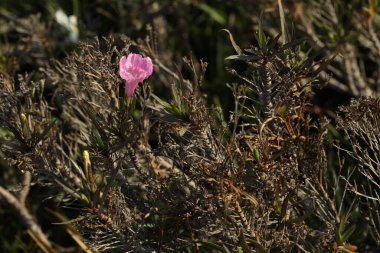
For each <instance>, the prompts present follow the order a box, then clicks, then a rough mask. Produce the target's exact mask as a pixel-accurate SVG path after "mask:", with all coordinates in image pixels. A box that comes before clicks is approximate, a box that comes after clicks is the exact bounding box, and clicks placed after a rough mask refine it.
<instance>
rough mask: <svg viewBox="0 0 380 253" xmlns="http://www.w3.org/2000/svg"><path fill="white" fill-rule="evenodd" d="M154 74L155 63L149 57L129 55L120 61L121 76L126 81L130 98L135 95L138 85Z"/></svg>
mask: <svg viewBox="0 0 380 253" xmlns="http://www.w3.org/2000/svg"><path fill="white" fill-rule="evenodd" d="M152 73H153V63H152V60H151V59H150V58H149V57H145V58H144V57H142V56H141V55H139V54H133V53H131V54H129V55H128V56H127V57H125V56H123V57H121V59H120V61H119V74H120V77H121V78H123V79H124V80H125V93H126V95H127V96H128V97H130V96H132V95H133V92H135V89H136V87H137V85H138V84H139V83H140V82H142V81H144V80H145V79H147V78H148V77H149V76H150V75H151V74H152Z"/></svg>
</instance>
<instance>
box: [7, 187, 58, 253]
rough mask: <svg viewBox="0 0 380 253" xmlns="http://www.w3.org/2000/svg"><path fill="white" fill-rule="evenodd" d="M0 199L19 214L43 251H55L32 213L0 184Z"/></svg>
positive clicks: (51, 252)
mask: <svg viewBox="0 0 380 253" xmlns="http://www.w3.org/2000/svg"><path fill="white" fill-rule="evenodd" d="M0 199H2V200H4V201H5V202H6V203H8V204H9V205H10V206H12V207H13V208H14V209H15V211H16V213H17V214H18V215H19V216H20V218H21V221H22V223H23V225H24V226H25V227H26V229H27V230H28V233H29V235H30V236H31V237H32V238H33V240H34V241H35V242H36V243H37V244H38V246H39V247H40V248H41V249H42V250H43V251H44V252H45V253H55V252H56V251H55V250H54V248H53V246H52V245H51V243H50V241H49V239H48V238H47V236H46V235H45V234H44V232H43V231H42V230H41V228H40V226H39V225H38V224H37V223H36V222H35V221H34V219H33V217H32V215H31V214H30V213H29V211H28V210H27V209H26V207H25V206H24V204H23V203H21V202H20V201H19V200H18V199H17V198H16V197H15V196H13V195H12V194H11V193H10V192H9V191H7V190H6V189H4V188H3V187H1V186H0Z"/></svg>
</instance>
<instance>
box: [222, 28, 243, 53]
mask: <svg viewBox="0 0 380 253" xmlns="http://www.w3.org/2000/svg"><path fill="white" fill-rule="evenodd" d="M222 31H225V32H226V33H228V36H229V38H230V41H231V44H232V46H233V47H234V49H235V51H236V53H237V54H239V55H240V54H242V53H243V51H242V50H241V48H240V47H239V46H238V45H237V44H236V42H235V39H234V37H233V36H232V34H231V32H230V31H229V30H227V29H222Z"/></svg>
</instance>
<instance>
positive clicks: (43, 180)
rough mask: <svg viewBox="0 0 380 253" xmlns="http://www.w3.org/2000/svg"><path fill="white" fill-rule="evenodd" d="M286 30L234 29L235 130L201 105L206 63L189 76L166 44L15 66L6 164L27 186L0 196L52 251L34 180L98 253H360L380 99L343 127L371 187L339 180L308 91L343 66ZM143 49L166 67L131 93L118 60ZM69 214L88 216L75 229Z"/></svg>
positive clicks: (111, 41)
mask: <svg viewBox="0 0 380 253" xmlns="http://www.w3.org/2000/svg"><path fill="white" fill-rule="evenodd" d="M280 2H281V1H280ZM327 2H328V3H329V5H327V6H330V5H332V3H331V2H329V1H327ZM282 11H283V10H282ZM331 13H332V12H331ZM331 13H330V14H331ZM280 14H281V9H280ZM280 16H282V17H283V16H284V13H282V15H280ZM284 22H285V21H284V20H283V19H282V27H283V29H282V33H277V34H273V36H272V37H271V38H269V37H267V35H266V34H265V32H264V26H263V23H262V22H260V23H259V27H258V32H257V45H256V46H251V47H250V48H249V49H244V50H242V49H241V48H240V47H239V46H238V45H237V43H236V42H235V40H234V38H233V35H232V34H231V33H230V32H229V31H227V32H228V35H229V38H230V41H231V43H232V45H233V47H234V49H235V51H236V55H233V56H230V57H227V59H228V60H239V61H243V62H244V63H245V70H244V71H241V70H240V69H233V68H229V69H228V71H229V72H230V73H232V75H233V76H235V77H237V81H236V82H235V83H233V84H231V85H229V86H230V88H231V90H232V94H233V97H234V102H235V108H234V111H232V112H231V114H230V121H229V122H225V121H224V118H223V116H222V114H221V113H220V111H221V110H220V108H209V107H208V106H207V104H206V101H205V100H204V98H203V96H202V92H201V86H202V84H203V80H204V75H205V72H206V68H207V63H205V62H203V61H202V60H201V61H197V60H196V59H195V58H194V57H193V56H190V57H188V58H184V64H185V65H186V67H187V69H188V70H190V76H191V78H190V80H188V79H186V78H185V77H184V76H183V74H184V73H185V71H182V70H181V69H178V68H177V69H176V68H175V67H174V64H171V63H170V62H168V60H167V59H166V60H165V57H162V55H160V52H159V51H158V50H157V45H155V42H156V41H157V38H156V37H155V36H154V35H153V36H150V37H147V38H146V40H139V41H137V42H136V41H132V40H130V39H128V38H126V37H118V36H113V37H107V38H103V39H101V40H99V39H94V40H93V41H92V42H84V43H81V44H80V46H79V48H78V50H76V51H75V52H73V53H71V54H69V56H68V57H67V58H66V59H65V60H64V61H54V60H51V61H50V62H49V64H47V65H46V66H45V65H41V67H42V68H40V69H38V70H37V71H36V72H35V73H33V74H27V75H19V76H18V78H17V79H14V78H13V76H12V75H10V74H7V72H6V71H4V72H2V73H1V76H0V85H1V86H0V87H1V88H0V90H1V94H0V127H1V130H2V132H1V133H2V135H1V137H0V138H1V142H0V158H1V166H2V167H4V168H5V169H7V170H14V171H17V172H18V173H19V175H20V177H23V182H22V183H20V184H16V183H14V184H13V185H12V184H11V183H10V182H9V185H10V186H9V187H8V185H5V186H4V187H3V186H1V188H0V196H1V199H2V200H4V202H7V203H8V204H10V205H11V206H13V207H14V208H16V210H18V212H19V215H20V217H21V220H22V221H23V223H24V226H25V227H26V228H27V229H28V232H29V234H30V235H31V236H32V238H33V239H34V240H35V241H36V243H37V245H38V246H39V247H40V248H41V249H42V250H43V251H45V252H55V250H57V251H59V250H63V247H61V246H59V245H57V244H55V243H51V242H50V241H49V240H48V238H47V236H46V235H45V234H44V232H43V231H42V229H41V228H40V226H38V223H37V222H36V221H35V220H33V218H32V216H31V215H30V212H29V211H28V209H27V198H28V192H29V188H30V187H31V186H34V185H38V186H40V187H45V188H46V189H49V193H50V192H51V194H52V195H53V194H54V195H56V196H55V197H54V201H55V202H56V203H57V206H58V207H60V208H61V209H58V210H59V211H53V210H50V212H51V213H52V214H53V215H54V216H55V217H56V218H57V219H58V220H59V221H61V222H62V226H64V227H65V229H66V230H67V231H68V233H69V234H70V235H71V237H72V238H73V239H74V240H75V241H76V243H77V244H78V245H79V247H81V248H82V249H83V250H85V251H86V252H93V251H108V252H110V251H111V252H152V251H160V252H232V251H233V252H328V251H355V250H356V249H357V247H356V246H355V245H352V244H350V243H349V242H350V240H351V238H352V237H353V235H354V233H355V232H356V229H357V228H356V226H355V224H353V223H354V222H355V217H354V216H355V215H357V213H358V211H357V208H356V207H357V206H362V207H364V208H362V210H363V212H364V213H365V214H364V215H367V216H366V217H368V219H367V220H368V221H369V222H368V223H369V226H370V227H371V231H372V234H373V237H374V238H375V239H376V240H377V241H378V240H379V217H378V212H377V211H376V210H377V209H378V207H379V196H378V188H379V187H378V182H377V181H378V174H379V172H378V171H377V169H378V168H377V167H376V165H377V163H378V161H377V160H376V159H377V155H376V154H377V153H376V152H377V151H378V150H377V142H376V140H377V139H378V137H376V133H378V124H377V123H378V122H377V120H378V118H377V116H376V115H378V111H377V110H378V108H379V105H378V101H377V100H363V101H359V102H356V104H355V103H353V104H352V105H351V107H346V108H345V109H343V113H345V115H344V117H342V118H340V119H339V120H338V125H339V126H340V127H341V128H342V129H343V132H345V133H346V135H347V136H348V137H349V141H350V144H351V147H352V151H351V150H348V149H347V152H348V155H350V156H352V157H353V158H354V159H355V160H356V161H357V162H358V164H359V166H358V171H359V173H360V174H361V175H362V178H360V179H361V180H362V181H361V182H365V184H363V187H359V186H358V185H359V184H358V182H357V181H355V180H353V177H352V175H351V174H350V173H343V172H342V171H339V173H340V174H339V176H341V177H339V176H335V177H333V178H330V177H329V173H330V171H329V167H328V163H327V158H326V154H325V147H326V145H325V142H326V140H327V137H326V131H325V130H326V125H327V121H326V120H325V119H323V118H318V117H316V116H315V115H314V116H313V115H312V112H313V109H312V105H311V91H312V90H313V89H314V88H315V86H318V85H319V83H320V81H321V80H322V81H323V80H326V78H325V77H326V76H325V71H326V68H328V67H331V63H332V65H334V64H337V63H336V61H338V60H337V58H336V57H334V55H330V56H329V58H326V59H324V58H322V57H321V55H323V54H324V53H326V49H324V50H321V51H319V52H315V53H314V51H312V50H305V47H307V45H308V43H305V42H304V40H290V37H289V35H288V34H287V31H286V27H285V25H284ZM307 32H308V33H310V35H311V37H313V36H312V35H313V30H310V29H308V30H307ZM280 39H282V42H280ZM372 41H373V40H372ZM328 50H330V49H328ZM305 51H306V53H305ZM130 52H137V53H141V54H143V55H145V56H149V57H150V58H151V59H152V60H153V63H154V68H155V69H154V73H155V74H154V76H153V77H152V78H151V79H150V81H149V82H148V83H147V82H145V83H144V84H143V85H140V86H139V87H138V88H137V91H136V93H135V95H134V97H133V98H132V99H127V98H126V97H125V90H124V84H123V81H122V80H121V79H120V78H119V76H118V62H119V59H120V58H121V57H122V56H125V55H127V54H128V53H130ZM344 52H346V51H343V53H344ZM342 61H346V60H342ZM338 63H340V62H339V61H338ZM347 64H348V63H347V62H346V65H345V66H346V68H347V69H352V68H356V67H357V66H356V67H355V66H354V67H352V66H351V67H349V66H348V65H347ZM350 64H354V63H352V62H351V63H350ZM354 65H355V64H354ZM187 74H189V73H187ZM343 76H344V75H342V76H341V77H342V78H343ZM321 77H323V78H321ZM347 78H349V79H350V78H351V79H352V78H359V77H358V76H357V75H355V76H348V77H347ZM355 80H356V79H355ZM351 81H352V83H350V84H353V83H354V81H353V80H351ZM157 83H162V84H163V85H162V86H163V87H164V88H165V89H166V90H169V92H168V93H169V94H170V95H169V97H170V98H168V96H166V98H163V97H162V96H159V95H158V94H159V92H158V91H157V92H156V91H155V89H156V88H157V86H158V85H156V84H157ZM350 88H351V89H352V91H353V92H355V89H354V88H357V87H353V86H352V85H351V86H350ZM157 90H159V89H158V88H157ZM358 92H359V91H358ZM360 92H361V91H360ZM360 92H359V94H362V93H360ZM363 106H364V107H365V108H366V109H365V110H360V108H362V107H363ZM368 110H369V111H370V112H368ZM363 115H364V116H363ZM358 122H363V123H365V125H364V126H363V124H361V123H358ZM363 129H364V130H363ZM368 146H369V147H370V149H368ZM339 166H340V167H341V168H343V167H344V166H343V164H340V165H339ZM342 170H343V169H342ZM15 184H16V185H17V187H15V186H14V185H15ZM349 190H351V191H349ZM355 194H356V195H357V199H359V201H358V202H359V204H357V203H358V202H356V201H351V200H352V199H353V197H352V195H355ZM16 197H18V198H16ZM49 197H52V196H49ZM354 200H355V199H354ZM64 210H76V211H77V213H76V215H75V217H73V218H72V219H70V220H67V218H65V216H63V215H62V214H61V213H60V212H62V213H63V212H64Z"/></svg>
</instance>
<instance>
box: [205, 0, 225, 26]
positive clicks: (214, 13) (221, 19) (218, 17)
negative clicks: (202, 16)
mask: <svg viewBox="0 0 380 253" xmlns="http://www.w3.org/2000/svg"><path fill="white" fill-rule="evenodd" d="M198 8H199V9H201V10H202V11H204V12H206V13H207V14H208V15H209V16H210V17H211V18H212V19H213V20H215V21H216V22H218V23H219V24H221V25H225V24H226V18H225V16H224V15H223V14H222V13H221V12H220V11H219V10H217V9H215V8H213V7H211V6H210V5H207V4H206V3H200V4H198Z"/></svg>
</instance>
